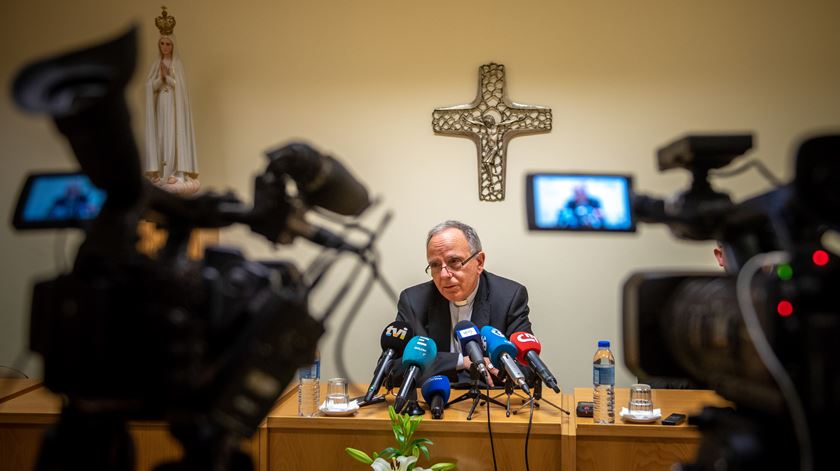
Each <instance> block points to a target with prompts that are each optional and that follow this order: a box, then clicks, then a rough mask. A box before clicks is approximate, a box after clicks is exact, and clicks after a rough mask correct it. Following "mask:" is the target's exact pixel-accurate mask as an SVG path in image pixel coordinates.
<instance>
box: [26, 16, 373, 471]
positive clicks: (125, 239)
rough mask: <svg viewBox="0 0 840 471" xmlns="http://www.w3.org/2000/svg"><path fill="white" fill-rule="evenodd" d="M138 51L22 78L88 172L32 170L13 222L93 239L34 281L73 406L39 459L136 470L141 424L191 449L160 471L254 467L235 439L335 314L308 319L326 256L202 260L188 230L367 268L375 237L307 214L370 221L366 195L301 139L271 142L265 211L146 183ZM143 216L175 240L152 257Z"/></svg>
mask: <svg viewBox="0 0 840 471" xmlns="http://www.w3.org/2000/svg"><path fill="white" fill-rule="evenodd" d="M135 57H136V30H134V29H132V30H131V31H129V32H128V33H127V34H124V35H122V36H121V37H119V38H116V39H115V40H112V41H108V42H106V43H103V44H101V45H97V46H94V47H91V48H88V49H85V50H81V51H78V52H73V53H70V54H64V55H60V56H57V57H53V58H49V59H46V60H42V61H38V62H36V63H33V64H31V65H29V66H28V67H26V68H24V69H23V70H22V71H21V72H20V74H19V75H18V77H17V78H16V80H15V82H14V90H13V92H14V98H15V100H16V102H17V103H18V105H19V106H20V107H21V108H23V109H25V110H28V111H32V112H38V113H45V114H48V115H50V116H51V117H52V118H53V120H54V122H55V124H56V126H57V128H58V129H59V131H60V132H61V133H62V134H63V135H64V136H65V137H66V138H67V139H68V141H69V143H70V145H71V147H72V149H73V152H74V154H75V156H76V159H77V160H78V162H79V164H80V166H81V172H80V173H77V174H60V175H56V174H49V175H37V176H33V177H30V179H29V180H28V183H27V185H26V187H25V188H26V190H25V191H24V192H23V195H22V196H21V199H20V203H19V205H18V210H17V211H16V212H15V218H14V224H15V226H16V227H17V228H19V229H26V228H39V229H43V228H61V227H81V228H83V229H85V231H86V238H85V240H84V242H83V243H82V245H81V246H80V248H79V251H78V253H77V256H76V259H75V262H74V265H73V269H72V271H70V272H69V273H64V274H61V275H59V276H58V277H56V278H53V279H50V280H47V281H41V282H39V283H37V284H36V285H35V288H34V293H33V304H32V316H31V329H30V330H31V333H30V336H31V337H30V347H31V349H32V350H34V351H36V352H38V353H40V354H41V355H42V356H43V360H44V381H45V384H46V386H47V387H48V388H50V389H51V390H52V391H55V392H57V393H61V394H63V395H65V396H66V398H67V403H66V404H65V406H64V408H63V410H62V415H61V419H60V421H59V423H58V424H57V425H56V426H55V427H54V429H53V430H52V431H51V432H50V433H48V434H47V435H46V438H45V441H44V444H43V446H42V450H41V454H40V457H39V462H38V469H51V470H52V469H133V466H134V463H133V457H132V448H131V444H130V443H131V441H130V440H131V439H130V437H129V435H128V432H127V429H126V421H127V420H131V419H156V420H165V421H166V422H168V423H169V425H170V429H171V431H172V433H173V435H174V436H175V437H176V438H177V439H178V440H179V441H180V442H181V444H182V445H183V448H184V458H183V460H182V462H181V463H180V464H170V465H163V466H162V467H161V469H196V470H198V469H201V470H207V469H250V468H251V466H250V461H249V460H248V458H247V456H246V455H244V454H243V453H242V452H241V451H239V449H238V448H239V441H240V439H241V438H243V437H248V436H251V435H252V434H253V433H254V432H255V431H256V430H257V427H258V425H259V423H260V422H261V420H262V419H263V418H264V417H265V415H266V414H267V413H268V411H269V410H270V408H271V407H272V406H273V405H274V403H275V401H276V400H277V398H278V397H279V396H280V394H281V393H282V392H283V390H284V389H285V388H286V386H287V385H288V384H289V383H290V381H291V379H292V377H293V375H294V373H295V372H296V370H297V368H298V367H299V366H300V365H303V364H305V363H308V362H311V361H312V360H313V358H314V352H315V348H316V344H317V341H318V339H319V338H320V337H321V336H322V334H323V333H324V324H323V323H324V320H325V319H324V318H321V319H317V320H316V319H314V318H313V317H312V316H311V315H310V313H309V309H308V296H309V292H310V291H311V289H312V287H313V286H314V283H316V282H317V280H318V279H320V278H321V276H323V274H324V272H325V271H326V270H327V269H328V268H329V266H330V264H329V263H327V262H324V261H323V260H322V263H321V264H320V265H319V267H320V271H319V272H316V273H314V274H313V273H310V274H309V278H307V276H306V275H307V273H301V272H300V271H299V270H298V269H297V268H296V267H295V266H294V265H293V264H292V263H289V262H253V261H249V260H247V259H246V258H245V257H244V256H243V255H242V254H241V253H240V252H239V251H238V250H236V249H231V248H224V247H211V248H208V249H207V250H206V252H205V254H204V258H203V260H201V261H192V260H189V258H188V257H187V250H186V248H187V242H188V240H189V237H190V234H191V233H192V231H193V230H194V229H196V228H219V227H225V226H229V225H232V224H235V223H240V224H246V225H247V226H248V227H250V228H251V230H252V231H254V232H256V233H259V234H261V235H263V236H264V237H266V239H268V240H269V241H270V242H272V243H281V244H287V243H291V242H292V241H293V240H294V239H295V238H296V237H299V236H302V237H305V238H307V239H309V240H311V241H313V242H315V243H317V244H320V245H323V246H325V247H327V248H329V249H332V250H331V251H330V253H332V254H334V255H335V256H336V257H337V256H338V253H339V252H352V253H355V254H356V255H358V256H359V258H360V260H367V258H368V257H369V256H370V254H371V251H372V250H373V249H372V243H373V235H371V237H370V239H369V241H368V244H367V245H366V246H358V245H353V244H351V243H349V242H347V241H345V239H344V238H343V237H341V236H339V235H336V234H334V233H332V232H330V231H329V230H327V229H325V228H321V227H317V226H314V225H312V224H310V223H309V222H308V221H307V220H306V219H305V218H304V215H305V214H306V213H307V212H308V211H309V209H310V208H312V207H320V208H323V209H326V210H328V211H330V212H332V213H335V214H336V215H342V216H347V217H355V216H358V215H360V214H361V213H362V212H363V211H364V210H365V209H366V208H367V207H368V205H369V202H368V195H367V190H366V189H365V188H364V186H363V185H362V184H361V183H359V182H358V181H357V180H356V179H355V178H354V177H353V176H351V175H350V173H349V172H348V171H347V170H346V169H345V168H344V167H343V166H342V165H341V164H340V163H339V162H338V161H336V160H335V159H333V158H332V157H329V156H325V155H321V154H320V153H318V152H317V151H315V150H314V149H313V148H311V147H309V146H308V145H305V144H300V143H295V144H290V145H286V146H283V147H281V148H278V149H276V150H272V151H270V152H268V154H267V156H268V160H269V163H268V166H267V169H266V170H265V172H264V173H263V174H261V175H259V176H258V177H257V178H256V182H255V190H254V192H255V194H254V203H253V206H252V207H248V206H246V205H245V204H243V203H242V202H241V201H239V199H238V198H236V197H235V196H234V195H233V194H230V193H228V194H223V195H219V194H214V193H204V194H201V195H199V196H196V197H193V198H182V197H179V196H176V195H173V194H170V193H167V192H165V191H164V190H161V189H160V188H158V187H156V186H154V185H152V184H150V183H149V182H147V181H146V180H145V179H144V178H143V177H142V175H141V171H140V159H139V155H138V150H137V146H136V144H135V141H134V137H133V135H132V132H131V127H130V123H129V113H128V108H127V106H126V103H125V99H124V88H125V85H126V83H127V82H128V80H129V78H130V77H131V75H132V74H133V71H134V65H135ZM290 189H291V190H290ZM80 194H81V195H82V196H83V199H84V202H79V200H80V197H79V195H80ZM50 195H52V196H50ZM70 196H72V197H73V198H72V202H70V203H68V202H66V201H64V200H62V201H58V200H59V199H61V198H63V199H65V200H66V199H68V197H70ZM337 217H338V216H337ZM141 219H149V220H153V221H155V222H157V223H158V225H159V226H161V227H164V228H165V229H166V230H167V232H168V237H167V240H166V243H165V246H164V247H163V248H162V249H161V250H160V251H159V252H158V253H157V256H156V258H154V259H153V258H150V257H149V256H147V255H145V254H141V253H139V252H138V251H137V249H136V243H137V225H138V222H139V221H140V220H141Z"/></svg>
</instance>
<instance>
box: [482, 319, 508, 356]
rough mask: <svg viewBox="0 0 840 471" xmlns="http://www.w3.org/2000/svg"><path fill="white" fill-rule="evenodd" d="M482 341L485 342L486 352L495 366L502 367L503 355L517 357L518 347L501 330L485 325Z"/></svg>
mask: <svg viewBox="0 0 840 471" xmlns="http://www.w3.org/2000/svg"><path fill="white" fill-rule="evenodd" d="M481 339H482V340H483V341H484V350H485V351H486V352H487V356H488V357H489V358H490V362H491V363H493V364H494V365H500V364H501V362H500V361H499V358H500V357H501V356H502V354H503V353H507V354H508V355H510V356H511V357H515V356H516V346H514V345H513V344H512V343H510V342H509V341H508V339H506V338H505V336H504V335H502V333H501V332H499V329H497V328H495V327H493V326H489V325H485V326H484V327H482V328H481Z"/></svg>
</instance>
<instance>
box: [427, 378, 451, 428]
mask: <svg viewBox="0 0 840 471" xmlns="http://www.w3.org/2000/svg"><path fill="white" fill-rule="evenodd" d="M451 390H452V388H451V386H450V385H449V378H447V377H446V376H442V375H437V376H432V377H431V378H429V379H427V380H426V381H425V382H424V383H423V387H422V388H421V389H420V392H422V393H423V399H424V400H425V401H426V403H427V404H429V410H431V411H432V418H433V419H442V418H443V409H444V407H446V403H447V402H449V392H450V391H451Z"/></svg>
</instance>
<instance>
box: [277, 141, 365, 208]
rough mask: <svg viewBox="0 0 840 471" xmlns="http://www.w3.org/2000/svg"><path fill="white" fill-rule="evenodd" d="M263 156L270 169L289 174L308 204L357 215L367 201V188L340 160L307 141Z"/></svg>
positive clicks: (286, 146) (292, 144)
mask: <svg viewBox="0 0 840 471" xmlns="http://www.w3.org/2000/svg"><path fill="white" fill-rule="evenodd" d="M266 155H267V156H268V158H269V159H270V161H271V163H270V165H269V168H271V169H273V171H275V172H280V173H285V174H287V175H289V176H291V177H292V178H293V179H294V180H295V183H296V184H297V186H298V189H299V191H300V195H301V196H302V197H303V199H304V200H305V201H306V202H307V203H308V204H310V205H315V206H320V207H322V208H324V209H327V210H330V211H332V212H334V213H338V214H342V215H345V216H356V215H359V214H361V213H362V212H363V211H364V210H365V209H366V208H367V207H368V205H369V204H370V200H369V199H368V192H367V189H366V188H365V187H364V185H362V184H361V182H359V181H358V180H356V178H355V177H353V175H351V174H350V172H348V171H347V169H346V168H345V167H344V166H343V165H341V163H340V162H339V161H337V160H335V159H334V158H332V157H330V156H329V155H323V154H321V153H320V152H318V151H317V150H315V149H313V148H312V147H310V146H309V145H307V144H304V143H301V142H294V143H291V144H287V145H285V146H283V147H281V148H278V149H272V150H270V151H268V152H266Z"/></svg>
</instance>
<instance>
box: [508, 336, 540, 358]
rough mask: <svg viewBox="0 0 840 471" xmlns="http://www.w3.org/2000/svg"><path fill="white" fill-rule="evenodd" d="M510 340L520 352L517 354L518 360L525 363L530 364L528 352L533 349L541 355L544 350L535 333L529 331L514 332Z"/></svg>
mask: <svg viewBox="0 0 840 471" xmlns="http://www.w3.org/2000/svg"><path fill="white" fill-rule="evenodd" d="M510 341H511V342H513V345H514V346H515V347H516V349H517V350H518V351H519V353H517V354H516V361H518V362H519V363H521V364H523V365H527V364H528V359H527V358H525V355H527V354H528V352H531V351H533V352H536V353H537V355H539V354H540V352H541V351H542V345H540V341H539V340H537V338H536V337H534V334H529V333H528V332H514V333H513V335H511V336H510Z"/></svg>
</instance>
